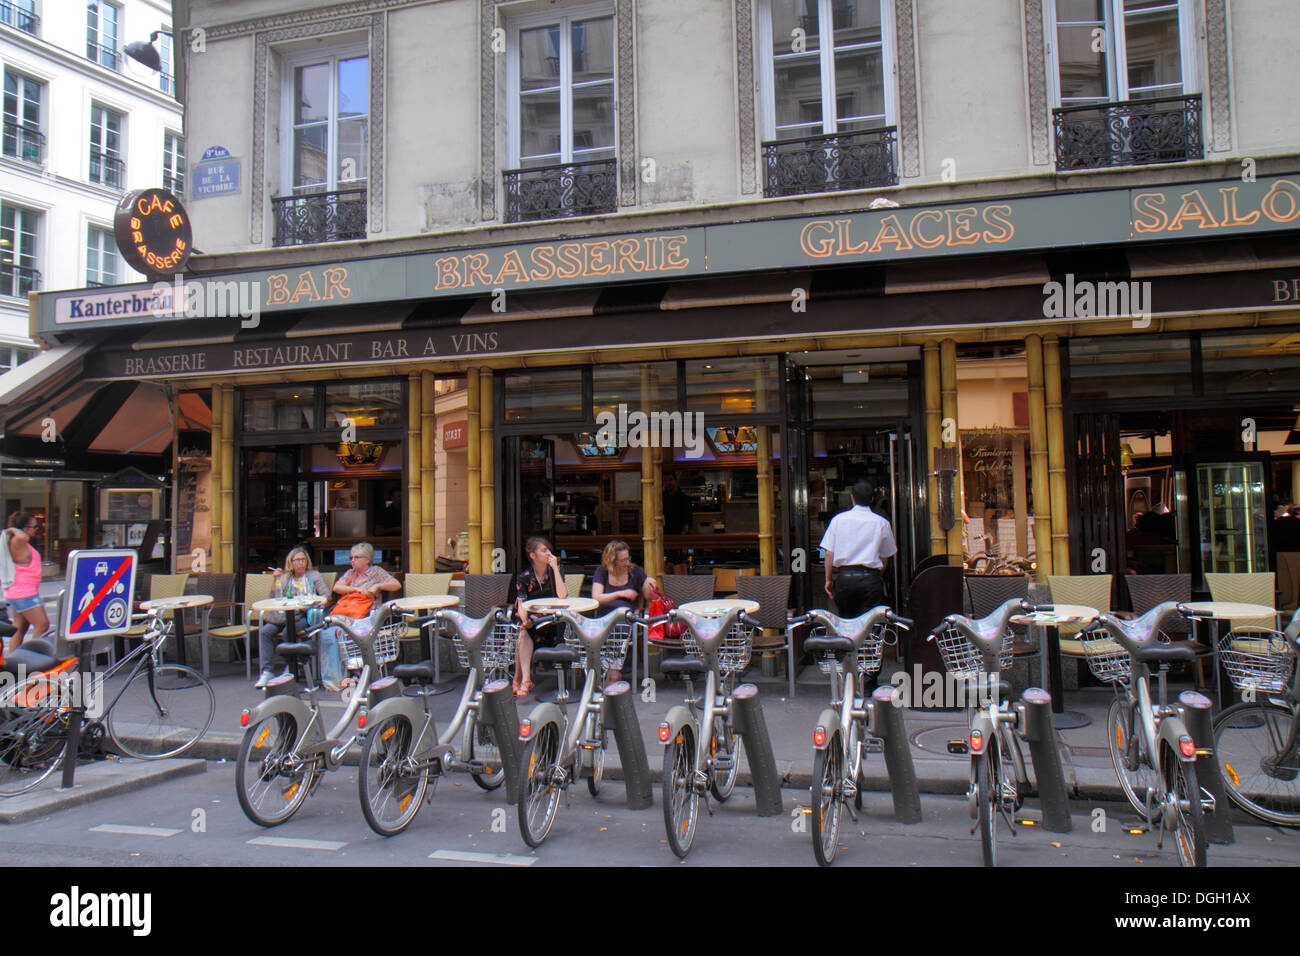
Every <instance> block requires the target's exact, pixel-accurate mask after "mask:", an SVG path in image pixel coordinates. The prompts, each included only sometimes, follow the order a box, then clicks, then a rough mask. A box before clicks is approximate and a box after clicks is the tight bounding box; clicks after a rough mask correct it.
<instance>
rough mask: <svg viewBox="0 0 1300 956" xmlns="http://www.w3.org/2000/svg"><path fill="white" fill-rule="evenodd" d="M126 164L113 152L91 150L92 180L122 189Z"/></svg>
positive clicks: (112, 187)
mask: <svg viewBox="0 0 1300 956" xmlns="http://www.w3.org/2000/svg"><path fill="white" fill-rule="evenodd" d="M125 172H126V164H125V163H124V162H122V160H121V159H119V158H118V157H117V156H114V155H112V154H111V153H101V152H100V151H99V150H97V149H92V150H91V151H90V181H91V182H92V183H98V184H99V185H101V186H107V187H109V188H110V189H121V188H122V182H123V181H124V180H125V178H126V177H125Z"/></svg>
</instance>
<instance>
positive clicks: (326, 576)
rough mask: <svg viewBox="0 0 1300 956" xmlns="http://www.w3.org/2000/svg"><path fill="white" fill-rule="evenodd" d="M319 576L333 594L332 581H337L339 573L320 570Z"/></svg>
mask: <svg viewBox="0 0 1300 956" xmlns="http://www.w3.org/2000/svg"><path fill="white" fill-rule="evenodd" d="M320 576H321V580H322V581H324V582H325V587H327V588H329V590H330V593H331V594H333V593H334V583H335V582H336V581H338V579H339V573H338V572H337V571H322V572H321V573H320Z"/></svg>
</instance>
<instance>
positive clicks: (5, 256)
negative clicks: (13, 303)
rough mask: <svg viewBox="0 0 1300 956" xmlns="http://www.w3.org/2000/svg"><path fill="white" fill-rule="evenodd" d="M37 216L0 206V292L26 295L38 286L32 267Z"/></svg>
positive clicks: (38, 214) (21, 209)
mask: <svg viewBox="0 0 1300 956" xmlns="http://www.w3.org/2000/svg"><path fill="white" fill-rule="evenodd" d="M40 218H41V215H40V213H38V212H33V211H32V210H30V209H23V208H22V207H21V206H11V205H9V204H8V203H4V204H3V205H0V295H11V296H26V295H27V293H28V292H31V291H32V290H33V289H39V288H40V287H41V274H40V272H38V271H37V269H36V261H37V260H36V238H37V234H36V229H37V226H38V224H39V223H40Z"/></svg>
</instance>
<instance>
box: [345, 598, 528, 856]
mask: <svg viewBox="0 0 1300 956" xmlns="http://www.w3.org/2000/svg"><path fill="white" fill-rule="evenodd" d="M442 625H445V626H446V627H447V629H448V630H449V631H450V632H451V638H452V641H453V644H454V646H455V649H456V656H457V658H458V659H459V661H460V663H461V666H463V667H466V668H468V670H469V673H468V674H466V676H465V688H464V690H463V691H462V692H461V696H460V702H459V704H457V706H456V713H455V715H454V716H453V717H452V718H451V722H450V723H449V724H448V725H447V728H446V729H445V730H444V731H443V732H442V733H441V734H440V733H438V725H437V721H436V720H435V719H434V716H433V712H432V711H431V710H430V709H429V701H430V698H431V697H432V693H431V692H432V690H433V680H434V666H433V661H431V660H430V661H424V662H422V663H419V664H401V665H398V666H397V667H394V668H393V673H392V674H391V675H390V676H387V677H381V678H380V679H379V680H377V681H375V682H374V683H372V684H371V685H370V690H371V693H372V694H380V693H385V692H388V693H389V696H386V697H384V698H383V699H382V700H380V702H379V703H377V704H376V705H375V706H374V708H373V709H371V710H369V711H367V712H365V713H364V714H363V717H364V720H365V726H366V736H365V740H364V741H363V743H362V744H361V768H360V771H359V772H358V774H357V786H358V789H359V791H360V795H361V812H362V814H363V815H364V816H365V818H366V823H368V824H370V828H371V829H372V830H374V831H375V832H376V833H378V834H380V835H381V836H395V835H396V834H398V833H401V832H402V831H403V830H404V829H406V828H407V827H408V826H410V824H411V821H412V820H414V819H415V815H416V814H417V813H419V811H420V806H421V804H422V803H423V802H424V800H425V799H426V796H427V797H428V798H430V799H431V798H432V796H433V792H432V791H433V788H436V787H437V785H438V779H439V777H441V776H442V775H443V774H445V773H468V774H469V775H470V778H471V779H472V780H473V781H474V783H476V784H477V785H478V786H479V787H481V788H483V789H484V790H495V789H497V788H498V787H500V786H501V784H502V782H503V781H504V779H505V771H504V768H503V766H502V757H501V748H500V746H499V744H498V742H497V738H496V736H495V732H494V731H493V729H492V727H491V725H490V724H488V723H487V722H485V721H484V720H482V718H481V714H482V702H483V686H484V684H485V683H487V682H488V681H489V680H490V679H492V678H494V677H501V676H504V675H505V674H507V673H509V671H510V669H511V668H512V667H513V666H514V662H515V643H516V640H517V637H518V628H517V627H516V626H515V625H513V624H510V623H507V616H506V613H505V612H504V611H497V612H495V613H493V614H489V615H487V616H486V617H482V618H478V619H475V618H470V617H466V616H465V615H463V614H460V613H458V612H456V611H451V610H440V611H437V612H436V613H435V614H434V615H433V618H432V619H430V620H429V621H428V622H426V623H425V625H424V626H425V627H438V626H442ZM404 685H410V686H404ZM393 690H396V691H397V692H396V693H391V692H392V691H393ZM417 698H418V703H417ZM458 739H459V741H460V745H459V747H458V746H457V744H456V741H457V740H458Z"/></svg>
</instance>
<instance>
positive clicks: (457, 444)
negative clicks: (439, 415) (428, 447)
mask: <svg viewBox="0 0 1300 956" xmlns="http://www.w3.org/2000/svg"><path fill="white" fill-rule="evenodd" d="M442 447H443V448H467V447H469V422H467V421H465V422H452V423H451V424H450V425H443V426H442Z"/></svg>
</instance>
